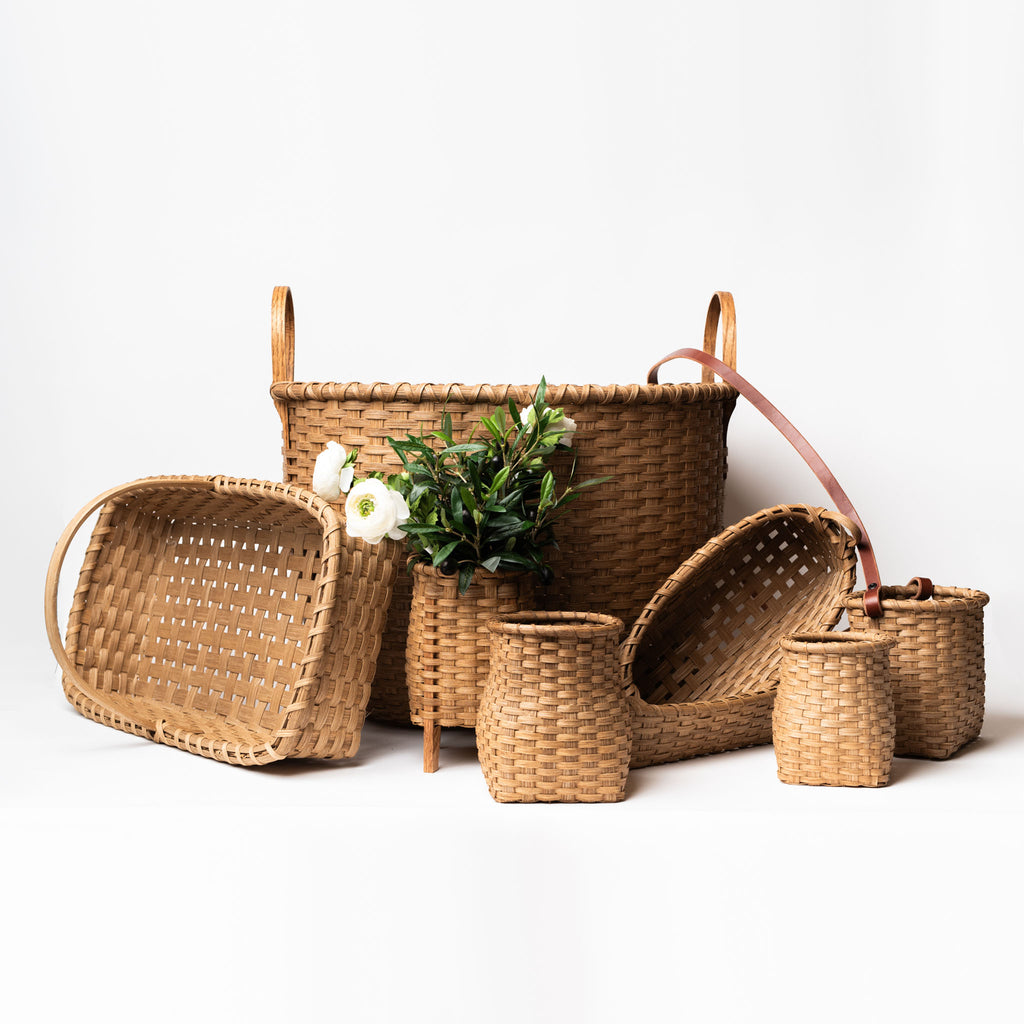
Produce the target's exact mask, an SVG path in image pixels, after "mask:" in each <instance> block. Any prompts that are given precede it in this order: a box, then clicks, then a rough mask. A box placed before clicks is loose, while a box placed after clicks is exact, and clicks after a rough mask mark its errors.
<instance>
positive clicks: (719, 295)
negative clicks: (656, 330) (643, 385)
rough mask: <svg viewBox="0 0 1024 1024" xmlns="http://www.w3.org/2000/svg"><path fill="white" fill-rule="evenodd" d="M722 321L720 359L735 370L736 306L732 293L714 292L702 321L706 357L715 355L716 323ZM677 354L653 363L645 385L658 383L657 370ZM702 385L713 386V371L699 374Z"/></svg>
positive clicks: (704, 370) (707, 368) (705, 369)
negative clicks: (705, 316) (705, 317)
mask: <svg viewBox="0 0 1024 1024" xmlns="http://www.w3.org/2000/svg"><path fill="white" fill-rule="evenodd" d="M719 317H721V321H722V359H723V360H724V361H725V363H726V365H727V366H729V367H730V368H731V369H733V370H735V369H736V304H735V303H734V302H733V300H732V292H715V294H714V295H712V296H711V303H710V305H709V306H708V316H707V319H706V320H705V321H704V351H705V352H707V353H708V355H710V356H713V355H714V354H715V342H716V341H717V338H718V321H719ZM678 355H679V353H678V352H673V353H672V354H671V355H667V356H665V358H664V359H662V360H659V361H658V362H657V363H655V364H654V365H653V366H652V367H651V368H650V370H649V371H648V372H647V383H648V384H657V383H658V368H659V367H660V366H662V365H663V364H664V363H667V362H668V361H669V360H670V359H675V358H676V356H678ZM700 379H701V383H702V384H713V383H714V381H715V371H714V370H713V369H712V368H711V367H710V366H705V367H704V368H703V370H702V372H701V377H700Z"/></svg>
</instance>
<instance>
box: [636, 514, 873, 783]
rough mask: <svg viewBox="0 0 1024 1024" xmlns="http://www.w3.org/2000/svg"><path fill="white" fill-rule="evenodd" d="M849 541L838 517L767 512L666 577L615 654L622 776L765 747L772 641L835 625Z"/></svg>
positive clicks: (851, 564)
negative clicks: (625, 737)
mask: <svg viewBox="0 0 1024 1024" xmlns="http://www.w3.org/2000/svg"><path fill="white" fill-rule="evenodd" d="M857 539H859V533H858V531H857V528H856V526H854V524H853V523H852V522H850V520H849V519H847V518H846V517H845V516H842V515H840V514H838V513H835V512H829V511H825V510H824V509H820V508H814V507H812V506H809V505H776V506H775V507H774V508H770V509H764V510H762V511H760V512H757V513H755V514H754V515H751V516H747V517H746V518H745V519H742V520H740V522H738V523H736V524H735V525H733V526H730V527H728V528H727V529H726V530H724V531H723V532H722V533H720V534H719V535H718V536H717V537H715V538H713V539H712V540H710V541H709V542H708V543H707V544H705V545H704V547H702V548H701V549H700V550H699V551H697V552H695V553H694V554H693V555H692V556H691V557H690V558H688V559H687V560H686V561H685V562H684V563H683V564H682V565H681V566H680V567H679V568H678V569H677V570H676V572H675V573H673V574H672V576H671V577H670V578H669V579H668V580H667V581H666V583H665V584H664V586H662V587H661V589H660V590H659V591H658V592H657V593H656V594H655V595H654V597H653V598H652V599H651V601H650V602H649V603H648V605H647V607H646V608H645V609H644V611H643V612H642V614H641V615H640V618H639V619H637V621H636V624H635V625H634V627H633V630H632V632H631V633H630V635H629V636H628V637H627V639H626V641H625V643H624V644H623V645H622V660H621V664H622V669H623V675H624V681H625V684H626V696H627V702H628V704H629V708H630V715H631V718H632V722H633V754H632V761H631V764H632V767H634V768H642V767H646V766H648V765H654V764H664V763H666V762H668V761H678V760H682V759H683V758H688V757H697V756H699V755H702V754H714V753H718V752H720V751H724V750H734V749H737V748H739V747H748V746H755V745H757V744H761V743H770V742H771V739H772V706H773V703H774V698H775V689H776V687H777V685H778V668H779V663H780V661H781V651H780V648H779V639H780V638H781V637H782V636H784V635H785V634H787V633H796V632H803V631H809V630H828V629H832V628H833V627H834V626H835V625H836V623H837V622H838V621H839V618H840V616H841V614H842V611H843V600H844V598H845V597H846V596H847V595H848V594H849V593H850V591H851V590H852V589H853V586H854V583H855V580H856V571H857V561H856V541H857Z"/></svg>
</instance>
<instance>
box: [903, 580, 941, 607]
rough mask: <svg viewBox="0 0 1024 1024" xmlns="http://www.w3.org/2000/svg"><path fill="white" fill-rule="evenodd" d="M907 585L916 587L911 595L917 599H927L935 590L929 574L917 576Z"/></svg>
mask: <svg viewBox="0 0 1024 1024" xmlns="http://www.w3.org/2000/svg"><path fill="white" fill-rule="evenodd" d="M907 586H908V587H914V588H915V589H914V593H913V594H912V595H911V597H912V598H913V599H914V600H915V601H927V600H928V598H930V597H931V596H932V594H933V593H934V592H935V587H933V586H932V581H931V580H930V579H928V577H927V576H915V577H914V578H913V579H912V580H911V581H910V582H909V583H908V584H907Z"/></svg>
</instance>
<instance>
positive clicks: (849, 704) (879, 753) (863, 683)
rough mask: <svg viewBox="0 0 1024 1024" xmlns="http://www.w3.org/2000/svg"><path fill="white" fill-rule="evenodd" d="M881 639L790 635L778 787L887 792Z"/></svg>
mask: <svg viewBox="0 0 1024 1024" xmlns="http://www.w3.org/2000/svg"><path fill="white" fill-rule="evenodd" d="M895 644H896V640H895V638H893V637H889V636H886V635H885V634H883V633H860V632H847V633H794V634H792V635H790V636H786V637H783V638H782V640H781V641H780V647H781V650H782V664H781V666H780V668H779V691H778V694H777V695H776V697H775V710H774V713H773V715H772V741H773V743H774V744H775V757H776V760H777V762H778V768H779V778H780V779H781V780H782V781H783V782H788V783H790V784H793V785H803V786H884V785H886V784H887V783H888V781H889V771H890V769H891V768H892V756H893V747H894V745H895V738H896V715H895V713H894V711H893V703H892V686H891V684H890V681H889V651H890V650H891V649H892V648H893V647H894V646H895Z"/></svg>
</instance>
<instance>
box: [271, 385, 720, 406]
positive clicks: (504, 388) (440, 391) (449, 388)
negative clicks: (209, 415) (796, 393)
mask: <svg viewBox="0 0 1024 1024" xmlns="http://www.w3.org/2000/svg"><path fill="white" fill-rule="evenodd" d="M536 391H537V385H536V384H462V383H451V384H433V383H425V384H413V383H409V382H407V381H399V382H396V383H387V382H385V381H373V382H371V383H361V382H358V381H325V382H319V383H318V382H312V381H275V382H274V383H273V384H271V386H270V396H271V397H272V398H273V399H274V400H275V401H278V402H303V401H309V400H312V401H329V400H335V401H338V400H341V401H360V402H368V401H382V402H396V401H399V402H421V403H428V402H429V403H440V404H444V403H447V404H455V405H477V404H480V403H486V404H490V405H495V406H498V405H506V404H507V403H508V400H509V399H510V398H511V399H513V400H514V401H515V402H517V403H530V402H532V401H533V397H534V395H535V394H536ZM545 395H546V398H547V400H548V404H549V405H562V406H566V405H568V406H579V405H593V404H597V405H665V404H680V405H682V404H687V403H691V402H700V401H724V400H728V399H735V398H738V397H739V392H738V391H737V390H736V389H735V388H734V387H733V386H732V385H731V384H726V383H725V382H724V381H714V382H713V383H710V384H704V383H682V384H548V385H547V388H546V392H545Z"/></svg>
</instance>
